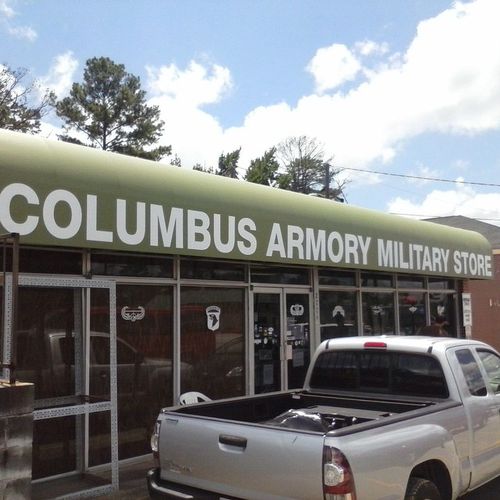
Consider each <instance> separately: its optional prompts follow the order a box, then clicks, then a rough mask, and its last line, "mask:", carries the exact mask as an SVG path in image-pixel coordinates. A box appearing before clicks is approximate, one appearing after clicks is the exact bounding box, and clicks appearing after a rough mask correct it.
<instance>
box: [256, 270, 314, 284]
mask: <svg viewBox="0 0 500 500" xmlns="http://www.w3.org/2000/svg"><path fill="white" fill-rule="evenodd" d="M250 275H251V281H252V283H277V284H282V285H309V282H310V276H309V269H301V268H300V267H278V266H252V267H251V269H250Z"/></svg>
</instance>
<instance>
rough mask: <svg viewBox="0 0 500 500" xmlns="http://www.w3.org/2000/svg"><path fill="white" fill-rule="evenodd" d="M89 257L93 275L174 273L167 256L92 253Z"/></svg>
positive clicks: (164, 276)
mask: <svg viewBox="0 0 500 500" xmlns="http://www.w3.org/2000/svg"><path fill="white" fill-rule="evenodd" d="M90 258H91V270H92V274H93V275H102V276H138V277H148V278H172V277H173V275H174V272H173V261H172V259H171V258H169V257H162V256H151V257H149V256H148V257H144V256H138V255H129V254H119V255H118V254H105V253H93V254H92V255H91V257H90Z"/></svg>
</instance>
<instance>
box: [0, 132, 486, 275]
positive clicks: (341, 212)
mask: <svg viewBox="0 0 500 500" xmlns="http://www.w3.org/2000/svg"><path fill="white" fill-rule="evenodd" d="M0 172H1V174H0V179H1V183H0V226H1V230H2V231H3V232H9V233H10V232H15V233H20V235H21V242H22V243H24V244H29V245H44V246H53V245H54V246H64V247H77V248H95V249H106V250H114V251H133V252H147V253H156V254H171V255H174V254H179V255H190V256H199V257H201V256H203V257H210V258H224V259H236V260H246V261H253V262H274V263H281V264H300V265H314V266H327V267H339V268H354V269H367V270H378V271H395V272H402V273H414V274H424V275H440V276H450V277H474V278H490V277H492V274H493V273H492V257H491V247H490V244H489V242H488V241H487V240H486V239H485V238H484V237H483V236H481V235H480V234H478V233H475V232H472V231H465V230H461V229H456V228H451V227H447V226H443V225H438V224H433V223H430V222H423V221H417V220H412V219H407V218H403V217H398V216H394V215H388V214H385V213H379V212H375V211H372V210H367V209H363V208H359V207H353V206H349V205H343V204H340V203H336V202H332V201H329V200H324V199H320V198H315V197H310V196H305V195H301V194H296V193H291V192H288V191H283V190H279V189H275V188H270V187H265V186H259V185H255V184H251V183H248V182H243V181H237V180H233V179H227V178H223V177H220V176H216V175H211V174H206V173H202V172H196V171H192V170H187V169H184V168H178V167H173V166H168V165H165V164H161V163H155V162H150V161H147V160H141V159H138V158H131V157H127V156H124V155H118V154H113V153H107V152H103V151H99V150H94V149H91V148H85V147H81V146H75V145H71V144H66V143H63V142H57V141H48V140H45V139H41V138H39V137H33V136H29V135H25V134H19V133H13V132H7V131H0Z"/></svg>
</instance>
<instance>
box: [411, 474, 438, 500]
mask: <svg viewBox="0 0 500 500" xmlns="http://www.w3.org/2000/svg"><path fill="white" fill-rule="evenodd" d="M405 500H441V494H440V493H439V490H438V489H437V487H436V485H435V484H434V483H433V482H432V481H428V480H427V479H422V478H420V477H410V480H409V481H408V487H407V488H406V495H405Z"/></svg>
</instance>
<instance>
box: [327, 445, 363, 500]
mask: <svg viewBox="0 0 500 500" xmlns="http://www.w3.org/2000/svg"><path fill="white" fill-rule="evenodd" d="M323 493H324V497H325V500H356V490H355V488H354V478H353V476H352V470H351V466H350V465H349V462H348V460H347V458H346V457H345V455H344V454H343V453H342V452H341V451H340V450H338V449H337V448H333V447H331V446H324V447H323Z"/></svg>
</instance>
